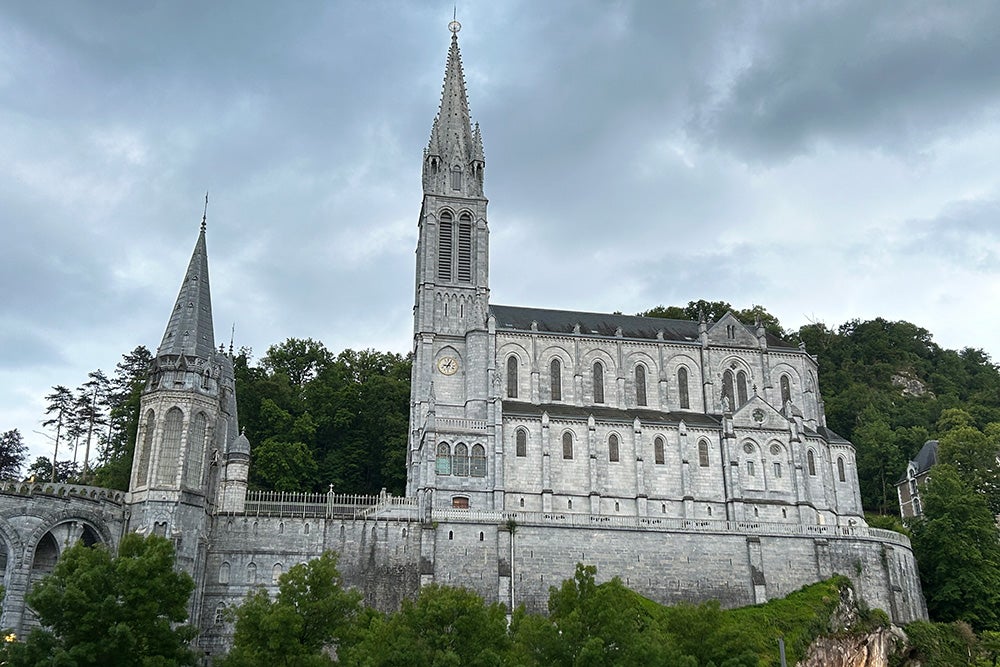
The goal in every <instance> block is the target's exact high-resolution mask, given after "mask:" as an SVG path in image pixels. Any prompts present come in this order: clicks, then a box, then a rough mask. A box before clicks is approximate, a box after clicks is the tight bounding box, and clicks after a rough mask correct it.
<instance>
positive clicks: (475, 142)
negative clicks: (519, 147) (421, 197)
mask: <svg viewBox="0 0 1000 667" xmlns="http://www.w3.org/2000/svg"><path fill="white" fill-rule="evenodd" d="M457 25H458V24H457V22H452V36H451V48H449V49H448V64H447V66H446V67H445V73H444V86H443V87H442V90H441V105H440V107H439V108H438V114H437V116H436V117H435V118H434V124H433V125H432V126H431V136H430V141H429V142H428V144H427V149H426V150H425V151H424V192H425V193H428V194H441V195H457V196H464V197H469V196H471V197H481V196H482V195H483V168H484V166H485V162H486V161H485V159H484V157H483V141H482V135H481V134H480V132H479V125H478V124H476V126H475V130H473V125H472V121H471V119H470V116H469V100H468V97H467V95H466V92H465V74H464V73H463V71H462V54H461V52H460V51H459V49H458V29H460V26H458V27H457V28H456V27H454V26H457Z"/></svg>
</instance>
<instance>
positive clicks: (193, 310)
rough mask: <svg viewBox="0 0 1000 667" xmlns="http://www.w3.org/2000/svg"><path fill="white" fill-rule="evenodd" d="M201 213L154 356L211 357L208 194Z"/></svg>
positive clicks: (213, 336)
mask: <svg viewBox="0 0 1000 667" xmlns="http://www.w3.org/2000/svg"><path fill="white" fill-rule="evenodd" d="M205 207H206V210H205V215H203V216H202V219H201V231H200V232H199V233H198V241H197V242H196V243H195V244H194V252H193V253H191V261H190V262H188V268H187V273H186V274H184V281H183V282H182V283H181V289H180V292H178V294H177V302H176V303H175V304H174V310H173V312H172V313H171V314H170V321H168V322H167V330H166V331H164V332H163V340H162V341H161V342H160V347H159V348H158V349H157V351H156V356H157V357H162V356H164V355H178V356H179V355H185V356H188V357H199V358H201V359H211V358H212V354H213V353H214V352H215V332H214V329H213V326H212V294H211V290H210V289H209V284H208V252H207V251H206V248H205V222H206V218H207V215H208V195H207V194H206V195H205Z"/></svg>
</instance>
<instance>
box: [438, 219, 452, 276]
mask: <svg viewBox="0 0 1000 667" xmlns="http://www.w3.org/2000/svg"><path fill="white" fill-rule="evenodd" d="M440 217H441V221H440V223H439V224H438V255H437V269H438V280H444V281H449V282H450V281H451V277H452V273H451V264H452V253H453V252H454V248H455V239H454V234H455V228H454V226H453V224H454V220H455V218H454V216H452V214H451V211H441V216H440Z"/></svg>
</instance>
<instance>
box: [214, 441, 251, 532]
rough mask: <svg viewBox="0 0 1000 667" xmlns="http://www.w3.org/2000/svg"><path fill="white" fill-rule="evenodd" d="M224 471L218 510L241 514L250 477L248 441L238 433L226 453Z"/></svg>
mask: <svg viewBox="0 0 1000 667" xmlns="http://www.w3.org/2000/svg"><path fill="white" fill-rule="evenodd" d="M225 465H226V470H225V475H224V478H223V481H222V487H221V489H220V492H219V496H220V497H219V509H220V511H222V512H242V511H243V508H244V505H245V503H246V497H247V480H248V479H249V476H250V440H248V439H247V436H246V434H245V433H240V434H239V436H237V438H236V439H235V440H233V441H232V443H230V445H229V450H228V451H227V452H226V462H225Z"/></svg>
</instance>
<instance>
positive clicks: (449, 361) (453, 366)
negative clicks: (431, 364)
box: [438, 357, 458, 375]
mask: <svg viewBox="0 0 1000 667" xmlns="http://www.w3.org/2000/svg"><path fill="white" fill-rule="evenodd" d="M438 370H439V371H441V373H443V374H444V375H454V374H455V373H456V372H457V371H458V359H456V358H455V357H441V358H440V359H438Z"/></svg>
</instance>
